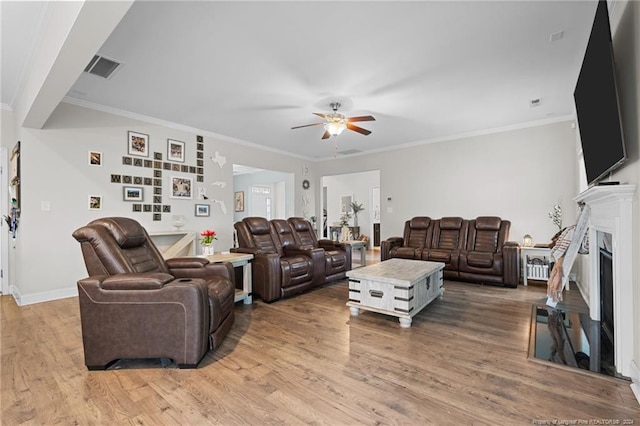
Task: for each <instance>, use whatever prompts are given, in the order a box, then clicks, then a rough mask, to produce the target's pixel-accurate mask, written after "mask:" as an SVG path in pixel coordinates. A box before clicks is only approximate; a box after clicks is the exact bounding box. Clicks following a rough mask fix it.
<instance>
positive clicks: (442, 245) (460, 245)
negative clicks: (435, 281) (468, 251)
mask: <svg viewBox="0 0 640 426" xmlns="http://www.w3.org/2000/svg"><path fill="white" fill-rule="evenodd" d="M431 223H432V226H433V232H432V234H433V235H432V239H431V244H430V246H429V249H428V250H427V249H425V250H423V251H422V260H429V261H431V262H442V263H444V264H445V267H444V277H445V278H450V279H456V278H459V276H460V274H459V272H458V269H459V259H460V252H461V251H462V250H464V248H465V244H466V242H467V233H468V232H469V221H468V220H465V219H462V218H461V217H443V218H441V219H437V220H434V221H432V222H431Z"/></svg>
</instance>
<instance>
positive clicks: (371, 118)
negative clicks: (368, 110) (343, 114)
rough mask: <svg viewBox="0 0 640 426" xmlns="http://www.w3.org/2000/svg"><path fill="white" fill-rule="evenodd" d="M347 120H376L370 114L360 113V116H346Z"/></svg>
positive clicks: (352, 121)
mask: <svg viewBox="0 0 640 426" xmlns="http://www.w3.org/2000/svg"><path fill="white" fill-rule="evenodd" d="M347 121H348V122H349V123H354V122H356V121H376V119H375V118H374V117H373V116H372V115H362V116H360V117H347Z"/></svg>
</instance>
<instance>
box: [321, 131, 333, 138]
mask: <svg viewBox="0 0 640 426" xmlns="http://www.w3.org/2000/svg"><path fill="white" fill-rule="evenodd" d="M330 137H331V133H329V132H328V131H326V130H325V131H324V134H323V135H322V139H329V138H330Z"/></svg>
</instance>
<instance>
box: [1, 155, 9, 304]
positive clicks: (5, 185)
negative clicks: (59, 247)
mask: <svg viewBox="0 0 640 426" xmlns="http://www.w3.org/2000/svg"><path fill="white" fill-rule="evenodd" d="M8 158H9V152H8V150H7V148H0V211H1V212H2V216H3V218H2V219H1V222H0V290H1V291H2V294H3V295H7V294H10V292H9V232H8V230H7V224H6V223H5V221H4V216H5V215H8V214H9V205H10V203H9V178H8V176H7V175H8V173H9V171H8V164H9V160H8Z"/></svg>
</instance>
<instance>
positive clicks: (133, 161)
mask: <svg viewBox="0 0 640 426" xmlns="http://www.w3.org/2000/svg"><path fill="white" fill-rule="evenodd" d="M127 136H128V141H127V153H128V155H124V156H123V157H122V164H123V165H124V166H131V167H134V168H138V170H136V171H134V172H132V173H131V174H111V176H110V180H111V183H113V184H118V185H121V186H122V191H123V192H122V193H123V201H125V202H131V203H132V204H131V210H132V212H134V213H151V214H153V220H154V221H159V220H162V214H163V213H171V205H170V204H167V203H166V202H164V201H165V200H164V198H163V190H162V189H163V188H162V181H163V179H162V178H163V174H164V172H171V173H175V172H178V173H186V174H190V175H195V179H196V182H199V183H202V182H204V140H203V137H202V136H196V163H195V164H178V163H176V162H180V163H184V162H185V157H186V156H185V149H186V148H185V143H184V142H181V141H177V140H174V139H168V140H167V159H168V160H170V161H163V155H162V152H154V153H153V157H152V159H151V158H148V157H149V135H146V134H144V133H139V132H132V131H129V132H127ZM95 154H97V151H90V154H89V156H90V163H89V164H90V165H102V154H101V153H100V160H99V164H96V163H97V162H96V160H95V159H96V155H95ZM145 157H147V158H145ZM92 158H93V160H91V159H92ZM92 161H93V164H92ZM147 169H148V171H151V172H152V173H151V174H152V175H151V176H144V175H146V174H148V173H145V170H147ZM169 194H170V195H169V198H174V199H193V198H194V185H193V178H192V177H185V176H171V188H169ZM94 197H95V196H94ZM89 208H90V209H91V205H90V206H89Z"/></svg>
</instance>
